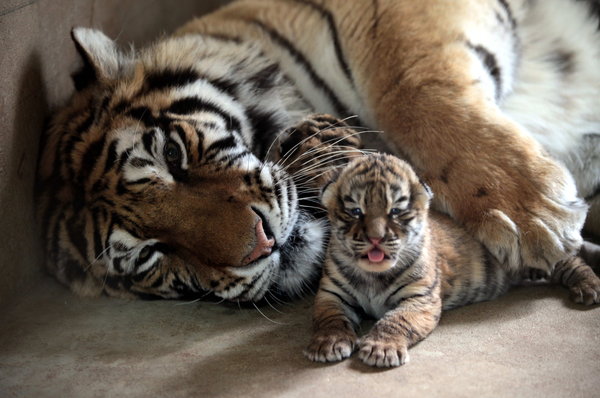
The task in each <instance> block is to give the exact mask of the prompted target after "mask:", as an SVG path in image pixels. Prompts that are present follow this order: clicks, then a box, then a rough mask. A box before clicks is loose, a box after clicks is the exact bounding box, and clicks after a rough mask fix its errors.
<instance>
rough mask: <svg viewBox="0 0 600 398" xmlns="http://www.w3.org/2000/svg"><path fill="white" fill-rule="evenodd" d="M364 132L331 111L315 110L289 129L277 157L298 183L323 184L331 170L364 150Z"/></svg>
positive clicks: (281, 138) (328, 177)
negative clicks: (328, 112)
mask: <svg viewBox="0 0 600 398" xmlns="http://www.w3.org/2000/svg"><path fill="white" fill-rule="evenodd" d="M361 147H362V142H361V139H360V132H358V131H356V130H354V129H352V128H350V127H349V126H348V124H347V123H346V122H345V121H343V120H340V119H337V118H335V117H333V116H331V115H327V114H313V115H310V116H309V117H308V118H306V119H305V120H303V121H302V122H300V123H299V124H297V125H295V126H293V127H291V128H289V129H287V130H286V131H285V132H284V133H283V134H282V135H281V137H280V139H279V145H278V148H277V151H276V157H277V159H278V161H279V162H280V164H282V165H283V166H284V167H285V168H286V170H287V171H288V173H289V174H290V175H291V176H292V177H293V178H294V181H295V182H296V184H298V185H300V186H303V185H308V187H317V188H321V187H323V185H324V184H325V183H326V182H328V181H329V179H330V176H329V175H328V173H327V171H328V170H333V169H335V168H336V167H337V166H343V165H345V164H346V163H347V162H348V161H349V160H350V159H351V158H352V157H354V156H359V155H361V154H362V152H361V151H360V148H361Z"/></svg>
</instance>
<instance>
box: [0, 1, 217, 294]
mask: <svg viewBox="0 0 600 398" xmlns="http://www.w3.org/2000/svg"><path fill="white" fill-rule="evenodd" d="M221 3H224V1H222V0H221V1H219V0H176V1H173V0H171V1H169V0H0V43H1V47H0V74H1V77H0V93H1V94H0V101H1V102H0V104H1V105H0V126H1V128H0V267H1V274H0V275H2V276H1V277H0V303H2V302H5V301H6V300H7V299H8V298H9V297H11V296H12V295H15V294H16V293H18V294H22V293H23V292H24V293H26V292H27V291H28V288H29V286H31V285H32V283H33V281H34V280H35V279H36V278H37V277H39V275H41V270H42V261H43V256H42V254H41V250H40V244H39V242H38V240H37V232H36V227H35V223H34V218H33V198H32V193H33V183H34V176H35V163H36V157H37V150H38V147H37V146H38V139H39V135H40V132H41V131H42V128H43V124H44V119H45V117H46V116H47V115H48V114H49V113H50V111H51V110H52V109H54V108H56V106H58V105H60V104H62V103H64V101H65V100H66V98H68V96H69V94H70V93H71V91H72V84H71V80H70V74H71V73H72V72H73V71H74V70H76V69H77V65H78V59H77V56H76V53H75V50H74V48H73V45H72V42H71V38H70V34H69V32H70V30H71V28H72V27H73V26H88V27H96V28H100V29H102V30H103V31H104V32H106V33H107V34H108V35H109V36H110V37H112V38H115V39H116V40H117V41H118V42H119V43H120V44H121V45H127V44H128V43H130V42H134V43H135V44H136V45H141V44H143V43H144V42H147V41H149V40H153V39H154V38H156V37H157V36H158V35H159V34H161V33H163V32H166V33H168V32H171V31H172V30H173V29H175V28H176V27H177V26H178V25H180V24H182V23H183V22H185V21H186V20H188V19H190V18H191V17H193V16H195V15H199V14H201V13H203V12H206V11H207V10H210V9H212V8H214V7H215V6H216V5H218V4H221ZM173 4H175V6H173Z"/></svg>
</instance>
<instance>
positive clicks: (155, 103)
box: [37, 28, 323, 300]
mask: <svg viewBox="0 0 600 398" xmlns="http://www.w3.org/2000/svg"><path fill="white" fill-rule="evenodd" d="M72 35H73V39H74V41H75V44H76V47H77V50H78V51H79V53H80V55H81V56H82V58H83V61H84V67H83V69H82V70H81V71H80V72H79V73H77V74H76V75H74V81H75V85H76V89H77V91H76V93H75V94H74V96H73V98H72V99H71V101H70V103H69V104H68V105H67V106H66V107H64V108H63V109H62V110H60V111H59V112H58V113H57V114H56V115H55V116H54V117H53V119H52V121H51V123H50V126H49V129H48V131H47V133H46V135H45V137H43V141H42V144H41V145H42V147H41V157H40V162H39V170H38V181H37V195H38V199H37V200H38V204H39V206H38V215H39V219H40V221H41V223H42V226H43V231H44V238H45V240H46V249H47V250H46V251H47V258H48V264H49V267H50V269H51V270H52V271H53V273H55V274H56V275H57V276H58V278H59V279H60V280H61V281H62V282H64V283H66V284H68V285H69V286H70V287H71V288H72V289H73V290H75V291H76V292H78V293H80V294H85V295H96V294H100V293H106V294H109V295H114V296H124V297H132V296H134V297H135V296H138V297H148V298H151V297H164V298H181V297H200V296H203V295H205V294H208V293H214V294H215V295H216V296H218V297H221V298H224V299H228V300H258V299H260V298H262V297H263V296H264V295H265V293H266V292H267V291H269V290H271V291H273V290H277V291H278V292H279V293H282V294H287V295H294V294H298V293H300V291H301V290H302V288H303V287H304V286H305V284H306V282H307V281H308V280H310V279H311V278H313V277H314V276H316V274H317V271H318V269H317V268H318V263H319V257H320V255H321V253H322V251H323V247H322V246H323V226H322V225H321V223H320V222H318V221H315V220H313V219H311V218H310V217H309V216H308V215H306V214H304V213H302V212H301V211H299V209H298V204H297V192H296V187H295V185H294V183H293V182H292V180H291V178H289V176H288V175H287V174H286V172H285V171H284V170H282V168H281V167H279V166H277V165H276V164H275V163H273V162H269V161H267V160H265V159H266V158H267V157H268V152H269V145H270V143H271V142H272V141H273V139H274V138H275V136H276V134H277V132H278V131H280V130H282V129H283V128H284V127H286V126H288V125H290V124H291V123H293V122H295V120H297V119H299V118H300V117H301V116H302V115H303V114H304V113H305V112H306V111H305V104H304V103H303V102H302V101H301V100H299V99H298V98H299V96H298V95H297V93H296V92H295V91H294V89H293V88H292V87H291V86H290V84H289V83H288V82H287V79H286V78H285V76H284V75H283V74H282V73H281V72H280V71H279V69H278V66H277V64H274V63H272V62H271V61H268V60H267V59H265V58H263V57H262V56H261V55H260V53H259V51H257V50H256V49H254V48H252V47H250V46H248V45H246V44H243V43H239V42H235V41H233V40H223V39H222V38H218V37H200V36H183V37H174V38H169V39H165V40H162V41H160V42H158V43H156V44H155V45H153V46H151V47H149V48H147V49H145V50H143V51H141V52H137V53H134V52H133V51H132V52H130V53H124V52H122V51H120V50H119V49H118V48H117V46H116V45H115V43H114V42H113V41H111V40H110V39H109V38H108V37H106V36H105V35H104V34H102V33H101V32H99V31H96V30H91V29H82V28H76V29H74V30H73V33H72ZM240 47H243V48H240Z"/></svg>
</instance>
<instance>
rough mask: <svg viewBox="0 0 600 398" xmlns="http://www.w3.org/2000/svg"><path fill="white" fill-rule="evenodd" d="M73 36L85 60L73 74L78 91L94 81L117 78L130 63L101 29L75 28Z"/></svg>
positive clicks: (78, 50)
mask: <svg viewBox="0 0 600 398" xmlns="http://www.w3.org/2000/svg"><path fill="white" fill-rule="evenodd" d="M71 37H72V38H73V41H74V42H75V48H76V49H77V52H78V53H79V55H80V56H81V59H82V60H83V67H82V68H81V69H80V70H79V71H78V72H75V73H74V74H73V75H72V77H73V82H74V83H75V89H77V90H78V91H79V90H82V89H84V88H85V87H87V86H89V85H90V84H93V83H98V82H104V81H107V80H112V79H116V78H117V77H118V76H119V74H120V72H121V71H122V70H123V68H124V67H125V66H126V64H128V60H127V57H125V55H123V54H122V53H121V52H120V51H119V49H118V48H117V45H116V44H115V42H114V41H112V40H111V39H110V38H108V37H107V36H106V35H105V34H104V33H102V32H100V31H99V30H96V29H89V28H73V30H71Z"/></svg>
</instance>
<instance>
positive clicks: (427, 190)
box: [419, 178, 433, 200]
mask: <svg viewBox="0 0 600 398" xmlns="http://www.w3.org/2000/svg"><path fill="white" fill-rule="evenodd" d="M419 183H420V184H421V186H422V187H423V189H424V190H425V193H427V197H428V198H429V200H431V199H433V191H432V190H431V188H430V187H429V185H427V184H425V181H423V180H421V179H420V178H419Z"/></svg>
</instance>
